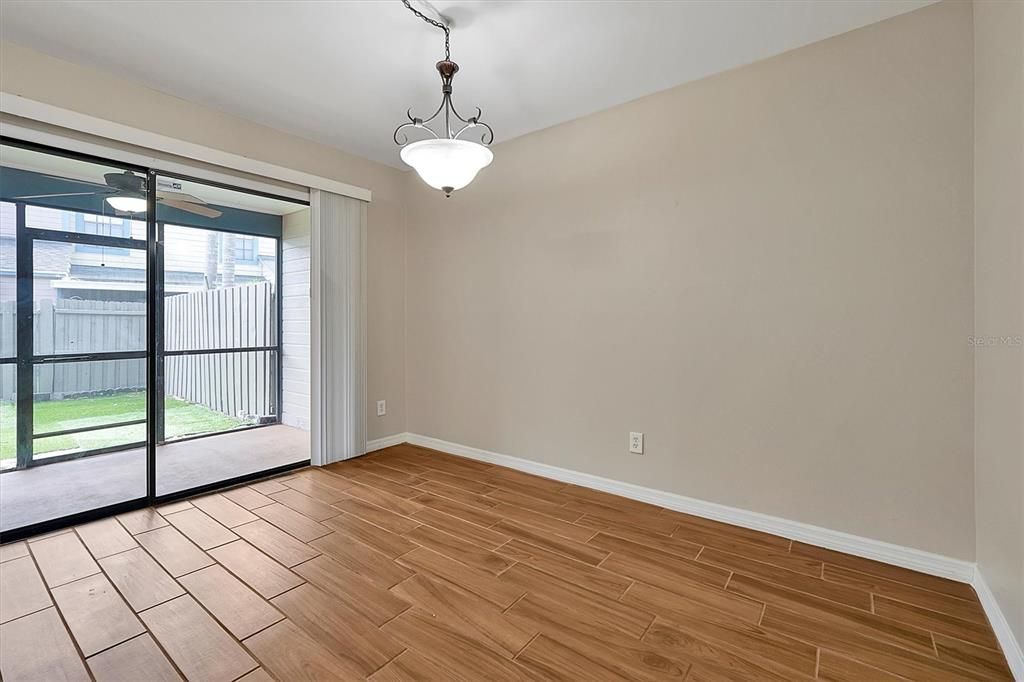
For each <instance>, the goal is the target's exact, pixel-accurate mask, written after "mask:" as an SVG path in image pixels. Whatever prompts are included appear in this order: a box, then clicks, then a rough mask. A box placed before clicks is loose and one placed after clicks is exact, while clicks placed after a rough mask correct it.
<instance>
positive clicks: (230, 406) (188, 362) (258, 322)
mask: <svg viewBox="0 0 1024 682" xmlns="http://www.w3.org/2000/svg"><path fill="white" fill-rule="evenodd" d="M276 339H277V300H276V296H275V294H274V291H273V288H272V287H271V284H270V282H259V283H257V284H249V285H245V286H238V287H227V288H224V289H214V290H212V291H198V292H195V293H190V294H181V295H178V296H172V297H170V298H167V299H165V301H164V352H165V353H173V352H175V351H185V350H191V351H195V350H199V351H209V350H221V349H231V348H261V347H262V348H265V347H268V346H275V345H276ZM276 377H277V354H276V353H275V352H271V351H248V352H244V353H238V352H234V353H230V352H220V353H204V354H201V355H168V356H167V357H166V359H165V363H164V391H165V392H166V394H167V395H169V396H174V397H176V398H180V399H182V400H185V401H188V402H190V403H197V404H199V405H205V406H206V407H208V408H210V409H211V410H216V411H218V412H223V413H224V414H228V415H231V416H233V417H256V418H259V417H266V416H269V415H273V414H275V413H276V412H275V406H276V404H277V383H276Z"/></svg>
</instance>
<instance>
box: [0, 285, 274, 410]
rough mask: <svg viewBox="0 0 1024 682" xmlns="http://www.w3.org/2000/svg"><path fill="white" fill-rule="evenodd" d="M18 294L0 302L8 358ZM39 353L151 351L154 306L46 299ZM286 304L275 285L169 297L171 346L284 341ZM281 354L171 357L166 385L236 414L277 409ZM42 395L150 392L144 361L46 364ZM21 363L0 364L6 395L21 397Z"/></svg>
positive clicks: (1, 396)
mask: <svg viewBox="0 0 1024 682" xmlns="http://www.w3.org/2000/svg"><path fill="white" fill-rule="evenodd" d="M16 326H17V325H16V310H15V303H14V302H13V301H10V302H3V303H0V356H13V355H14V354H15V348H16V343H17V340H16V338H17V337H16ZM33 335H34V346H35V353H36V354H37V355H50V354H65V353H68V354H79V353H95V352H108V351H141V350H145V349H146V304H145V303H121V302H116V301H81V300H74V299H58V300H42V301H39V302H38V304H37V306H36V308H35V311H34V314H33ZM276 339H277V302H276V296H275V294H274V292H273V290H272V287H271V284H270V283H269V282H260V283H257V284H248V285H244V286H237V287H228V288H224V289H215V290H211V291H198V292H194V293H188V294H179V295H177V296H170V297H168V298H166V299H165V301H164V351H165V352H166V353H175V352H177V351H211V350H225V351H226V350H227V349H231V348H254V347H268V346H275V345H276ZM276 375H277V357H276V353H274V352H271V351H250V352H244V353H238V352H218V353H202V354H195V355H190V354H184V355H175V354H172V355H170V356H168V357H166V358H165V365H164V392H165V393H166V395H168V396H174V397H176V398H180V399H182V400H185V401H188V402H191V403H197V404H200V405H204V406H206V407H208V408H210V409H212V410H216V411H218V412H222V413H224V414H228V415H231V416H233V417H238V416H246V417H261V416H267V415H273V414H275V407H276V403H277V388H276V378H277V376H276ZM33 381H34V384H33V387H34V393H35V395H36V398H37V399H41V400H60V399H61V398H64V397H65V396H70V395H88V394H103V393H110V392H116V391H128V390H143V389H144V388H145V386H146V361H145V360H144V359H141V358H139V359H129V360H106V361H90V362H70V363H55V364H46V365H37V366H36V367H35V368H34V370H33ZM15 388H16V386H15V366H14V365H12V364H7V365H0V400H13V399H14V397H15Z"/></svg>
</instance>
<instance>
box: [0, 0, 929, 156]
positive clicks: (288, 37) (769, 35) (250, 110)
mask: <svg viewBox="0 0 1024 682" xmlns="http://www.w3.org/2000/svg"><path fill="white" fill-rule="evenodd" d="M932 1H934V0H817V1H815V0H718V1H711V0H692V1H685V2H684V1H677V2H673V1H671V0H518V1H515V0H490V1H484V0H435V2H434V7H435V8H436V10H438V11H440V12H441V13H443V14H444V15H445V16H447V17H450V18H451V19H452V20H453V22H454V28H453V30H452V59H453V60H454V61H456V62H458V63H459V64H460V66H461V69H462V70H461V71H460V72H459V75H458V76H457V77H456V79H455V94H454V101H455V105H456V106H457V107H458V108H459V109H460V112H461V113H462V114H463V115H464V116H468V115H470V114H471V113H473V111H474V107H476V106H479V107H481V108H482V109H483V112H484V116H483V120H485V121H487V122H489V123H490V124H491V125H492V126H493V127H494V131H495V134H496V139H497V141H502V140H508V139H510V138H513V137H516V136H519V135H523V134H525V133H528V132H531V131H534V130H539V129H541V128H545V127H548V126H551V125H554V124H557V123H561V122H563V121H567V120H570V119H573V118H577V117H579V116H583V115H586V114H589V113H592V112H595V111H600V110H601V109H606V108H608V107H611V106H614V105H616V104H621V103H623V102H627V101H629V100H632V99H636V98H638V97H642V96H644V95H648V94H650V93H653V92H657V91H659V90H664V89H666V88H670V87H673V86H675V85H679V84H681V83H685V82H687V81H691V80H695V79H698V78H702V77H704V76H707V75H710V74H712V73H716V72H719V71H724V70H726V69H730V68H733V67H736V66H740V65H742V64H748V63H750V62H753V61H756V60H758V59H763V58H765V57H769V56H772V55H775V54H778V53H780V52H784V51H786V50H790V49H793V48H795V47H799V46H801V45H806V44H809V43H812V42H815V41H818V40H822V39H824V38H828V37H830V36H833V35H838V34H840V33H844V32H846V31H850V30H852V29H855V28H859V27H861V26H865V25H867V24H870V23H873V22H876V21H881V20H883V19H887V18H889V17H892V16H895V15H897V14H902V13H904V12H908V11H911V10H914V9H917V8H919V7H923V6H925V5H928V4H931V2H932ZM415 4H417V5H419V6H420V7H421V8H422V7H423V5H422V3H420V2H417V3H415ZM426 10H428V11H429V8H426ZM0 12H2V19H3V20H2V21H0V36H2V37H3V39H5V40H11V41H13V42H17V43H20V44H22V45H25V46H28V47H31V48H34V49H36V50H39V51H41V52H46V53H48V54H51V55H54V56H57V57H61V58H64V59H68V60H71V61H75V62H80V63H84V64H89V65H93V66H96V67H99V68H101V69H104V70H107V71H111V72H114V73H117V74H119V75H122V76H127V77H129V78H131V79H133V80H135V81H138V82H141V83H144V84H146V85H148V86H150V87H152V88H155V89H157V90H161V91H163V92H166V93H169V94H172V95H176V96H178V97H182V98H184V99H187V100H191V101H194V102H198V103H201V104H205V105H208V106H211V107H214V108H217V109H220V110H222V111H226V112H230V113H232V114H236V115H238V116H241V117H244V118H247V119H250V120H252V121H257V122H259V123H263V124H266V125H269V126H272V127H274V128H277V129H280V130H285V131H288V132H290V133H294V134H297V135H300V136H302V137H305V138H308V139H311V140H315V141H318V142H321V143H325V144H328V145H332V146H334V147H337V148H339V149H343V150H345V151H349V152H353V153H355V154H359V155H362V156H365V157H368V158H371V159H375V160H377V161H382V162H384V163H388V164H391V165H394V166H396V167H401V166H402V164H401V161H400V160H399V158H398V150H397V149H396V148H395V145H394V143H393V142H392V140H391V134H392V131H393V129H394V127H395V126H396V125H398V124H399V123H401V122H403V121H404V120H405V111H406V109H407V108H408V107H410V106H411V107H412V109H413V113H414V115H418V116H427V115H429V114H430V113H431V112H433V110H434V109H435V108H436V106H437V104H438V102H439V101H440V83H439V80H438V77H437V73H436V72H435V71H434V62H435V61H437V60H438V59H440V58H441V57H442V55H443V43H442V38H443V34H442V33H441V31H440V30H438V29H436V28H433V27H431V26H429V25H427V24H425V23H424V22H422V21H421V20H420V19H417V18H416V17H414V16H413V15H412V14H411V13H409V11H408V10H406V9H405V8H404V7H403V6H402V4H401V2H399V0H372V1H371V0H365V1H355V0H350V1H347V2H317V1H308V0H293V1H290V2H289V1H276V0H266V1H256V0H201V1H197V0H179V1H177V2H147V1H144V0H90V1H77V0H69V1H64V0H45V1H43V0H3V1H2V10H0ZM96 95H97V97H116V96H117V93H96Z"/></svg>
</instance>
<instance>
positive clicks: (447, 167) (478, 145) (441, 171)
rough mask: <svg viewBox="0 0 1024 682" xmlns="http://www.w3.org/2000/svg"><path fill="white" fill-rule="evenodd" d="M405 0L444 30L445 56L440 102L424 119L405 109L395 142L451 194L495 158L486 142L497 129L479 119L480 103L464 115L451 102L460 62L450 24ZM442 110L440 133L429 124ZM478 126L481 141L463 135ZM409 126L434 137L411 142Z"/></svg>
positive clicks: (420, 171) (428, 178) (411, 161)
mask: <svg viewBox="0 0 1024 682" xmlns="http://www.w3.org/2000/svg"><path fill="white" fill-rule="evenodd" d="M402 4H403V5H405V6H406V8H407V9H408V10H409V11H410V12H412V13H413V14H415V15H416V16H418V17H419V18H420V19H422V20H423V21H425V22H427V23H428V24H430V25H432V26H436V27H437V28H439V29H441V30H442V31H444V59H443V60H441V61H439V62H438V63H437V72H438V73H439V74H441V106H439V107H438V108H437V111H435V112H434V113H433V115H432V116H430V118H425V119H424V118H416V117H415V116H413V115H412V109H409V110H408V111H407V112H406V116H407V117H408V118H409V121H408V122H407V123H403V124H402V125H400V126H398V128H396V129H395V134H394V139H395V144H397V145H398V146H399V147H401V148H402V152H401V156H402V161H404V162H405V163H407V164H408V165H410V166H412V167H413V168H414V169H416V172H417V173H418V174H419V176H420V177H421V178H422V179H423V181H424V182H425V183H427V184H428V185H430V186H431V187H433V188H435V189H439V190H441V191H442V192H444V195H445V196H446V197H450V196H451V195H452V192H454V191H455V190H457V189H462V188H463V187H465V186H466V185H468V184H469V183H471V182H473V178H475V177H476V174H477V173H479V172H480V170H481V169H482V168H486V167H487V166H488V165H489V164H490V163H491V161H492V160H494V154H492V153H491V150H490V149H488V148H487V145H489V144H491V142H493V141H494V131H493V130H491V126H489V125H487V124H486V123H484V122H483V121H481V120H480V116H481V115H482V113H483V112H481V111H480V108H479V107H477V110H476V116H470V117H469V118H462V116H460V115H459V112H458V111H456V110H455V106H454V105H453V104H452V79H453V78H454V77H455V74H456V73H458V71H459V65H458V64H456V63H455V62H453V61H452V60H451V47H450V45H449V38H450V30H449V28H448V26H446V25H445V24H442V23H441V22H439V21H434V20H433V19H431V18H429V17H427V16H425V15H424V14H423V13H422V12H419V11H417V10H415V9H414V8H413V7H412V5H411V4H410V1H409V0H402ZM442 114H443V115H444V128H443V129H442V130H441V133H442V134H441V135H438V134H437V132H436V131H435V130H434V129H433V128H431V127H430V126H428V125H427V124H428V123H430V122H431V121H433V120H434V119H435V118H438V117H439V116H441V115H442ZM460 124H461V126H460ZM453 125H454V126H456V127H458V130H455V131H453V130H452V126H453ZM477 127H482V128H484V131H483V133H482V134H481V136H480V142H474V141H472V140H464V139H461V136H462V134H463V133H465V132H466V131H469V130H473V129H474V128H477ZM409 128H412V129H414V130H422V131H425V132H426V133H428V134H430V135H432V136H433V137H432V138H428V139H425V140H419V141H417V142H412V143H411V144H410V142H409V137H408V136H407V135H406V133H405V131H406V130H407V129H409ZM399 135H401V137H399Z"/></svg>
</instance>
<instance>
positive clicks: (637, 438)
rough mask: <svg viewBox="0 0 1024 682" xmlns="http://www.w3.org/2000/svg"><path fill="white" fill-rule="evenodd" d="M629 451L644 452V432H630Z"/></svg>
mask: <svg viewBox="0 0 1024 682" xmlns="http://www.w3.org/2000/svg"><path fill="white" fill-rule="evenodd" d="M629 451H630V452H632V453H634V454H637V455H642V454H644V434H642V433H640V432H638V431H630V432H629Z"/></svg>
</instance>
